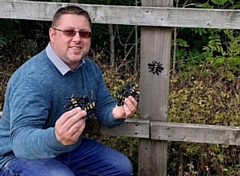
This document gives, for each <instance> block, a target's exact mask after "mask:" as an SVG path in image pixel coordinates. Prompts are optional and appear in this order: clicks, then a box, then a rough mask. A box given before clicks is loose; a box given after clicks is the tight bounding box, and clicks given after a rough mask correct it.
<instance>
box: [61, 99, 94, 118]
mask: <svg viewBox="0 0 240 176" xmlns="http://www.w3.org/2000/svg"><path fill="white" fill-rule="evenodd" d="M95 106H96V103H95V101H90V99H89V98H88V96H82V97H79V96H78V95H77V96H76V97H74V95H72V96H71V97H70V98H69V97H68V98H67V103H66V105H65V106H64V110H65V111H70V110H72V109H73V108H76V107H80V108H81V109H82V110H85V111H86V112H87V115H88V116H89V117H94V116H95V111H96V108H95Z"/></svg>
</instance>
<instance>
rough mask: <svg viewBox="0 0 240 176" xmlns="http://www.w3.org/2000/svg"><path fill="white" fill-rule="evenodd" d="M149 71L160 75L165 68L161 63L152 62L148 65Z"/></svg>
mask: <svg viewBox="0 0 240 176" xmlns="http://www.w3.org/2000/svg"><path fill="white" fill-rule="evenodd" d="M148 69H149V72H152V73H153V74H157V75H159V73H161V72H162V71H163V69H164V68H163V67H162V64H161V63H160V62H157V61H152V63H148Z"/></svg>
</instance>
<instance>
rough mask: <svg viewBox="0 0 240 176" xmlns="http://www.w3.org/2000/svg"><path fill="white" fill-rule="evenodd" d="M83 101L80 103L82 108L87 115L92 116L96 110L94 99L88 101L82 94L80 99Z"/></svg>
mask: <svg viewBox="0 0 240 176" xmlns="http://www.w3.org/2000/svg"><path fill="white" fill-rule="evenodd" d="M81 100H82V101H83V103H82V104H81V105H80V107H81V108H82V110H85V111H86V112H87V115H88V117H90V118H91V117H94V116H95V111H96V108H95V106H96V103H95V101H90V100H89V98H88V97H87V96H83V97H82V99H81Z"/></svg>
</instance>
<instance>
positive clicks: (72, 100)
mask: <svg viewBox="0 0 240 176" xmlns="http://www.w3.org/2000/svg"><path fill="white" fill-rule="evenodd" d="M78 101H79V97H78V96H76V97H74V95H72V96H71V97H67V102H66V105H65V106H64V110H65V111H70V110H72V109H73V108H76V107H78Z"/></svg>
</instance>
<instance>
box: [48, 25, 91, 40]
mask: <svg viewBox="0 0 240 176" xmlns="http://www.w3.org/2000/svg"><path fill="white" fill-rule="evenodd" d="M52 29H54V30H57V31H60V32H62V33H63V35H65V36H67V37H74V36H75V35H76V33H78V34H79V36H80V37H81V38H90V37H91V35H92V33H91V32H88V31H74V30H73V29H64V30H62V29H57V28H53V27H52Z"/></svg>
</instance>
